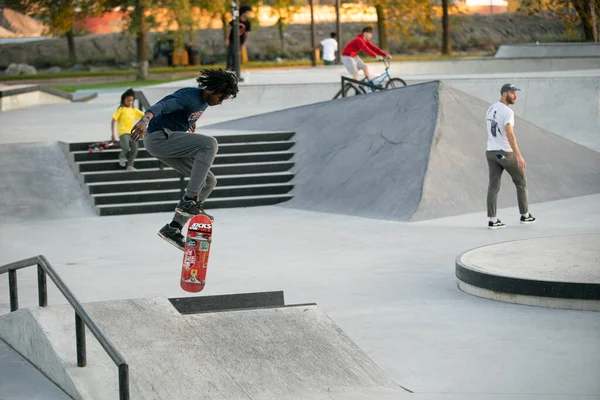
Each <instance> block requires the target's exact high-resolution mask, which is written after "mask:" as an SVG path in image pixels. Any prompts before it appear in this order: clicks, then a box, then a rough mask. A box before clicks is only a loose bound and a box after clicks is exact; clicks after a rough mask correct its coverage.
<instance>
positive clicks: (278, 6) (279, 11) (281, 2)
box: [264, 0, 306, 51]
mask: <svg viewBox="0 0 600 400" xmlns="http://www.w3.org/2000/svg"><path fill="white" fill-rule="evenodd" d="M264 4H265V5H267V6H271V7H272V8H273V12H274V13H275V16H277V31H278V32H279V42H280V46H281V50H282V51H283V50H284V49H285V36H284V33H285V29H286V28H287V26H288V25H289V23H290V18H291V17H292V16H293V15H294V14H295V13H296V12H298V7H299V6H302V5H305V4H306V2H305V1H302V0H265V2H264Z"/></svg>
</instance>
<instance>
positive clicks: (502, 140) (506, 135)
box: [485, 83, 535, 229]
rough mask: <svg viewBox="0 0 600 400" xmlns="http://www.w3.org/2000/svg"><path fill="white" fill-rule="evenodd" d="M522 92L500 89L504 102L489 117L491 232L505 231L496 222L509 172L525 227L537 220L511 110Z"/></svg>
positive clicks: (488, 154) (493, 106)
mask: <svg viewBox="0 0 600 400" xmlns="http://www.w3.org/2000/svg"><path fill="white" fill-rule="evenodd" d="M518 90H521V89H518V88H516V87H515V85H512V84H510V83H507V84H505V85H503V86H502V88H501V89H500V101H498V102H497V103H495V104H492V106H490V108H489V109H488V110H487V113H486V117H485V119H486V123H487V134H488V142H487V151H486V158H487V163H488V167H489V174H490V183H489V187H488V194H487V216H488V219H489V221H488V228H489V229H497V228H504V227H505V226H506V225H504V224H503V223H502V222H501V221H500V220H499V219H498V218H496V203H497V200H498V192H499V191H500V182H501V179H502V172H504V170H506V172H508V174H509V175H510V177H511V178H512V180H513V182H514V184H515V186H516V188H517V200H518V202H519V212H520V213H521V223H522V224H531V223H534V222H535V218H534V217H533V216H532V215H531V214H530V213H529V210H528V204H527V178H526V176H525V167H526V166H527V164H526V163H525V159H524V158H523V156H522V155H521V151H520V150H519V146H518V145H517V138H516V137H515V133H514V131H513V128H514V126H515V112H514V111H513V110H512V109H511V108H510V107H509V106H510V105H511V104H515V101H516V100H517V91H518Z"/></svg>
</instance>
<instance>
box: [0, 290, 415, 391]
mask: <svg viewBox="0 0 600 400" xmlns="http://www.w3.org/2000/svg"><path fill="white" fill-rule="evenodd" d="M85 307H86V309H87V310H88V311H89V313H90V315H91V316H92V318H94V320H95V321H96V322H97V324H98V325H99V327H100V328H101V329H102V331H103V332H104V333H105V334H106V335H107V336H108V337H109V338H110V340H111V341H112V343H113V344H114V345H115V346H116V347H117V348H118V350H119V351H120V352H121V354H122V355H123V357H124V358H125V360H126V361H127V363H128V364H129V371H130V391H131V398H132V399H144V400H149V399H173V400H176V399H332V398H333V399H352V398H356V399H359V398H389V399H392V398H398V397H399V396H401V395H403V394H408V392H407V391H406V390H404V389H402V388H401V387H400V386H399V385H397V384H396V383H395V382H393V381H392V380H391V379H389V378H388V377H387V376H386V375H385V373H384V372H383V371H382V370H381V369H380V368H379V367H377V366H376V365H375V364H374V363H373V362H372V361H371V360H370V359H369V358H368V357H367V356H366V354H364V353H363V352H362V351H361V350H360V349H359V348H358V347H357V346H356V345H355V344H354V343H353V342H352V341H351V340H350V339H349V338H348V337H347V336H346V335H345V334H344V333H343V332H342V331H341V330H340V329H339V327H337V326H336V325H335V323H333V322H332V321H331V320H330V319H329V318H328V317H327V316H326V315H325V314H324V313H322V312H321V311H320V310H319V309H318V308H317V307H316V306H315V305H301V306H287V307H275V308H264V309H243V310H236V311H222V312H213V313H202V314H192V315H182V314H180V313H179V312H178V311H177V310H176V309H175V308H174V307H173V305H172V304H171V302H170V301H169V300H168V299H164V298H155V299H141V300H123V301H110V302H101V303H89V304H86V305H85ZM24 323H26V326H25V325H24ZM36 326H37V328H36V329H33V328H35V327H36ZM0 335H1V337H2V339H3V340H5V341H6V342H7V343H9V344H10V345H11V346H12V347H13V348H15V349H16V350H17V351H19V352H20V353H21V354H23V355H24V356H25V357H26V358H28V359H30V360H31V361H32V363H34V364H35V365H37V366H38V368H40V369H42V371H44V368H47V369H54V370H55V372H54V373H52V374H51V373H50V372H46V371H44V372H46V373H47V375H48V376H50V377H53V379H57V380H59V381H55V382H56V384H57V385H58V386H60V387H61V388H63V390H65V392H67V393H68V394H70V395H71V396H73V397H74V398H76V399H115V398H118V381H117V368H116V367H115V365H114V364H113V363H112V361H111V360H110V359H109V358H108V356H107V355H106V354H105V353H104V351H103V350H102V349H101V348H100V347H99V345H98V344H97V343H96V341H95V340H94V339H93V337H92V336H89V334H88V339H87V342H88V355H87V359H88V366H87V367H85V368H78V367H77V366H76V361H75V360H76V355H75V336H74V318H73V312H72V310H71V309H70V307H67V306H64V307H63V306H57V307H50V308H47V309H31V310H20V311H18V312H16V313H12V314H9V315H7V316H4V317H2V318H1V319H0ZM40 355H43V359H42V360H43V362H41V364H40V365H38V364H36V360H38V361H40V360H41V358H40V357H41V356H40ZM61 371H62V375H61ZM371 395H373V396H371Z"/></svg>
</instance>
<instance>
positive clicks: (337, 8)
mask: <svg viewBox="0 0 600 400" xmlns="http://www.w3.org/2000/svg"><path fill="white" fill-rule="evenodd" d="M340 3H341V0H335V18H336V27H337V29H336V35H337V41H338V51H337V52H336V55H335V61H336V63H338V64H340V63H341V62H342V56H341V54H342V51H341V49H342V20H341V19H340Z"/></svg>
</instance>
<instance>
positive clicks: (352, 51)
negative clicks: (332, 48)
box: [342, 33, 387, 57]
mask: <svg viewBox="0 0 600 400" xmlns="http://www.w3.org/2000/svg"><path fill="white" fill-rule="evenodd" d="M361 50H362V51H364V52H365V53H367V54H368V55H370V56H371V57H377V55H380V56H382V57H385V56H387V53H386V52H385V51H383V50H381V49H380V48H379V47H377V46H375V45H374V44H373V43H371V42H370V41H368V40H367V39H365V38H364V37H363V35H362V33H359V34H358V35H356V37H355V38H354V39H352V40H351V41H349V42H348V44H346V47H344V50H343V51H342V55H343V56H348V57H356V56H357V55H358V52H359V51H361Z"/></svg>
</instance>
